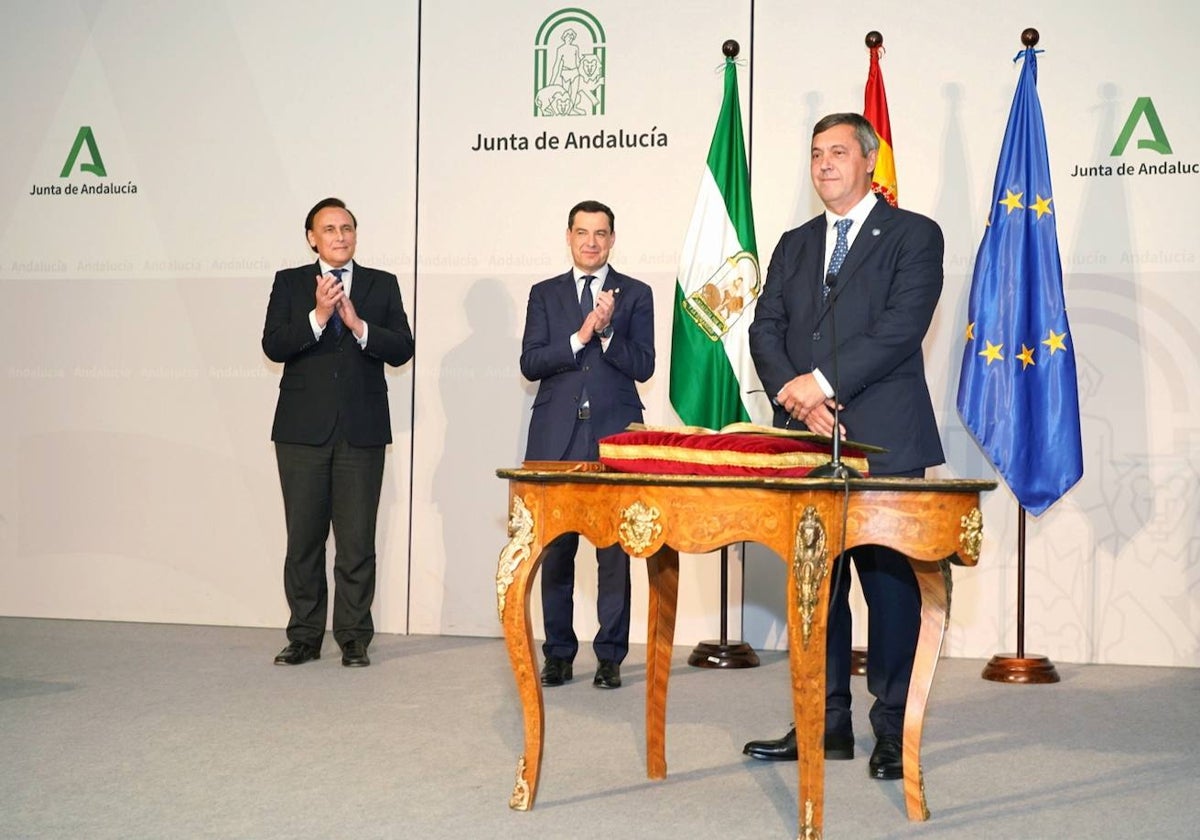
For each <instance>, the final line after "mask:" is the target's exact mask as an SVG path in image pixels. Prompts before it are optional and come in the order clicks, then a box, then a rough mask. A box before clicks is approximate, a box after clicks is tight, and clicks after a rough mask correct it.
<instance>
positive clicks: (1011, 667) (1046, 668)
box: [982, 30, 1059, 684]
mask: <svg viewBox="0 0 1200 840" xmlns="http://www.w3.org/2000/svg"><path fill="white" fill-rule="evenodd" d="M1026 31H1028V30H1026ZM1034 43H1035V44H1036V43H1037V38H1036V30H1035V37H1034ZM1030 46H1032V45H1030ZM1025 513H1026V511H1025V508H1024V506H1022V505H1021V504H1018V505H1017V652H1016V653H997V654H996V655H995V656H993V657H992V658H991V659H990V660H989V661H988V664H987V665H985V666H984V668H983V674H982V676H983V678H984V679H985V680H991V681H992V682H1007V683H1025V684H1041V683H1056V682H1058V681H1059V676H1058V670H1057V669H1056V668H1055V667H1054V663H1053V662H1051V661H1050V659H1049V657H1046V656H1043V655H1042V654H1040V653H1030V654H1026V653H1025Z"/></svg>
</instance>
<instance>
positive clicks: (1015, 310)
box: [958, 48, 1083, 514]
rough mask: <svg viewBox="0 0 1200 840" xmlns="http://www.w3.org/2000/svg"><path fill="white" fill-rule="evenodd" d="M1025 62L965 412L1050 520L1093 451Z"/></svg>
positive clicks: (979, 279)
mask: <svg viewBox="0 0 1200 840" xmlns="http://www.w3.org/2000/svg"><path fill="white" fill-rule="evenodd" d="M1020 57H1021V56H1018V59H1019V58H1020ZM1024 58H1025V63H1024V65H1023V66H1022V68H1021V79H1020V81H1019V82H1018V83H1017V93H1016V96H1014V97H1013V104H1012V110H1011V111H1010V112H1009V115H1008V127H1007V128H1006V129H1005V131H1004V145H1003V146H1002V147H1001V149H1000V163H999V165H998V166H997V168H996V183H995V186H994V187H993V189H992V205H991V207H992V209H991V214H990V220H989V222H988V227H987V229H986V230H985V231H984V233H983V242H981V243H980V245H979V256H978V257H977V258H976V260H975V274H974V276H973V278H972V280H971V301H970V305H969V308H968V312H967V329H966V346H965V347H964V349H963V360H962V374H961V376H960V378H959V381H958V412H959V414H960V415H962V419H963V423H965V424H966V426H967V428H968V429H970V430H971V433H972V434H973V435H974V436H975V439H976V440H977V441H978V442H979V445H980V446H981V447H982V448H983V451H984V452H985V453H986V454H987V456H988V458H990V459H991V461H992V463H993V464H995V465H996V469H997V470H999V471H1000V474H1001V475H1002V476H1004V480H1005V482H1006V483H1007V484H1008V486H1009V489H1011V490H1012V492H1013V494H1014V495H1015V496H1016V497H1017V500H1018V501H1019V502H1020V503H1021V506H1022V507H1024V508H1025V509H1026V510H1028V511H1030V512H1031V513H1033V514H1040V513H1042V512H1043V511H1045V510H1046V508H1048V507H1050V506H1051V505H1052V504H1054V503H1055V502H1056V501H1058V499H1059V498H1061V497H1062V495H1063V494H1064V493H1066V492H1067V490H1069V489H1071V487H1072V486H1074V484H1075V483H1076V482H1077V481H1079V478H1080V476H1082V475H1083V451H1082V449H1083V447H1082V443H1081V441H1080V435H1079V389H1078V385H1077V384H1076V377H1075V352H1074V347H1073V339H1072V336H1071V328H1070V326H1069V325H1068V323H1067V309H1066V304H1065V302H1064V301H1063V288H1062V261H1061V259H1060V258H1059V254H1058V235H1057V233H1056V231H1055V223H1054V191H1053V190H1052V189H1051V187H1050V159H1049V155H1048V154H1047V152H1046V126H1045V122H1044V121H1043V119H1042V106H1041V103H1040V102H1039V101H1038V95H1037V56H1036V55H1035V53H1034V51H1033V49H1032V48H1029V49H1026V50H1025V51H1024Z"/></svg>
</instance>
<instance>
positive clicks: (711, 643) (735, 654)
mask: <svg viewBox="0 0 1200 840" xmlns="http://www.w3.org/2000/svg"><path fill="white" fill-rule="evenodd" d="M741 50H742V47H741V45H740V44H738V42H737V41H735V40H733V39H732V38H730V39H729V40H728V41H726V42H725V43H724V44H722V45H721V54H722V55H724V56H725V58H726V59H734V58H737V57H738V53H739V52H741ZM742 559H743V561H744V560H745V555H744V554H743V556H742ZM688 664H689V665H691V666H692V667H694V668H756V667H758V654H757V653H755V652H754V648H752V647H751V646H750V645H749V644H747V643H746V642H743V641H738V640H734V641H730V639H729V546H727V545H723V546H721V638H719V639H706V640H704V641H702V642H697V643H696V646H695V647H694V648H692V653H691V655H690V656H688Z"/></svg>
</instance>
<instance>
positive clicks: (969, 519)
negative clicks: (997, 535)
mask: <svg viewBox="0 0 1200 840" xmlns="http://www.w3.org/2000/svg"><path fill="white" fill-rule="evenodd" d="M959 524H960V525H961V526H962V532H961V533H959V535H958V542H959V545H961V546H962V550H963V554H965V555H966V556H968V557H970V558H971V559H972V560H973V561H974V562H976V563H978V562H979V549H980V547H981V546H982V545H983V512H982V511H980V510H979V508H977V507H974V508H971V511H970V513H968V514H967V515H966V516H964V517H962V519H960V520H959Z"/></svg>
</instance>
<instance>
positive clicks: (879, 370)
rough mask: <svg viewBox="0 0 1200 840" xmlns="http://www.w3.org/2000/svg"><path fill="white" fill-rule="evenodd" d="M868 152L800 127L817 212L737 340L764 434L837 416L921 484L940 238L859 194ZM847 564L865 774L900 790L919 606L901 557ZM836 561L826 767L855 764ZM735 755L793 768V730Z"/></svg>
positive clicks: (833, 127) (888, 464)
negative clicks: (927, 342)
mask: <svg viewBox="0 0 1200 840" xmlns="http://www.w3.org/2000/svg"><path fill="white" fill-rule="evenodd" d="M878 150H879V140H878V137H877V136H876V134H875V129H874V128H873V127H872V126H871V124H870V123H869V122H868V121H867V120H866V119H864V118H863V117H862V116H860V115H858V114H831V115H829V116H827V117H825V118H824V119H822V120H821V121H820V122H818V123H817V124H816V126H814V127H813V137H812V148H811V161H810V170H811V175H812V182H813V187H814V188H815V189H816V192H817V195H818V196H819V197H820V198H821V202H822V203H823V204H824V205H825V212H823V213H821V214H820V215H819V216H817V217H815V218H813V219H811V220H810V221H808V222H807V223H805V224H804V225H801V226H800V227H798V228H796V229H795V230H791V231H788V232H787V233H785V234H784V235H783V237H782V238H781V239H780V240H779V244H778V246H776V248H775V252H774V254H772V256H771V263H770V268H769V269H768V271H767V282H766V286H765V288H764V291H763V295H762V297H761V298H759V300H758V307H757V310H756V312H755V316H754V323H753V325H752V326H751V327H750V351H751V354H752V356H753V357H754V365H755V367H756V368H757V370H758V375H759V378H760V379H761V380H762V383H763V387H764V388H766V390H767V393H768V394H769V395H771V396H772V398H773V400H774V404H775V425H776V426H789V425H790V426H792V427H793V428H806V429H808V430H809V431H813V432H816V433H818V434H822V435H833V434H835V429H834V415H833V409H834V406H835V405H837V406H838V407H839V409H840V421H841V422H840V426H839V427H838V429H837V430H836V433H837V434H841V435H843V436H849V437H852V438H854V439H855V440H858V441H862V442H863V443H870V444H876V445H878V446H881V447H884V448H885V451H884V452H879V453H874V452H872V453H869V454H868V456H867V460H868V463H869V465H870V472H871V474H872V475H874V476H903V477H922V476H924V474H925V468H926V467H930V466H934V465H936V464H940V463H942V461H943V460H944V458H943V455H942V446H941V441H940V439H939V437H938V430H937V426H936V424H935V422H934V416H933V404H932V401H931V400H930V398H929V388H928V385H927V384H926V382H925V368H924V361H923V359H922V357H921V342H922V340H923V339H924V338H925V332H926V330H928V329H929V323H930V321H931V320H932V318H933V311H934V308H935V307H936V306H937V301H938V296H939V295H940V294H941V290H942V254H943V241H942V232H941V229H940V228H939V227H938V225H937V223H936V222H934V221H933V220H932V219H928V218H926V217H924V216H920V215H918V214H916V213H910V212H908V211H905V210H900V209H897V208H894V207H892V206H890V205H889V204H888V203H887V202H886V201H884V200H878V199H877V197H876V195H875V194H874V193H872V191H871V174H872V172H874V169H875V158H876V155H877V153H878ZM835 317H836V320H837V324H836V329H835V328H834V324H833V319H834V318H835ZM834 336H836V337H837V346H836V347H835V346H834ZM835 354H836V357H837V358H836V363H835V359H834V355H835ZM847 554H848V555H850V556H852V557H853V560H854V565H855V568H856V570H857V572H858V578H859V582H860V583H861V585H862V589H863V596H864V597H865V599H866V602H867V608H868V610H869V611H870V622H869V625H868V638H867V643H868V644H867V687H868V689H869V690H870V692H871V694H872V695H874V697H875V703H874V705H873V706H872V707H871V714H870V718H871V727H872V729H873V730H874V734H875V748H874V751H873V752H872V754H871V759H870V763H869V767H868V772H869V774H870V775H871V777H872V778H876V779H899V778H901V777H902V776H903V763H902V749H901V745H902V736H903V732H904V707H905V703H906V701H907V697H908V684H909V680H910V677H911V675H912V664H913V657H914V655H915V653H916V646H917V636H918V634H919V631H920V619H921V594H920V590H919V589H918V587H917V581H916V577H915V576H914V575H913V572H912V568H911V567H910V565H909V561H908V559H907V558H906V557H905V556H904V555H902V554H900V553H898V552H896V551H893V550H892V549H889V548H885V547H883V546H876V545H871V546H862V547H859V548H855V549H854V550H853V551H852V552H847ZM847 559H848V558H847V557H846V556H841V557H839V558H838V559H837V561H836V562H835V564H834V571H833V572H832V573H831V575H830V579H831V589H830V603H829V628H828V642H827V651H826V688H825V691H826V697H825V741H824V745H825V757H826V758H827V759H850V758H853V757H854V730H853V727H852V726H851V719H850V644H851V626H850V605H849V592H850V578H849V575H848V574H847V573H846V569H845V568H844V564H845V563H846V562H847ZM744 752H745V753H746V754H747V755H749V756H751V757H753V758H760V759H767V760H791V761H794V760H796V758H797V748H796V732H795V729H793V730H792V731H791V732H789V733H788V734H787V735H786V736H784V737H783V738H780V739H777V740H770V741H751V742H750V743H748V744H746V746H745V749H744Z"/></svg>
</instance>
